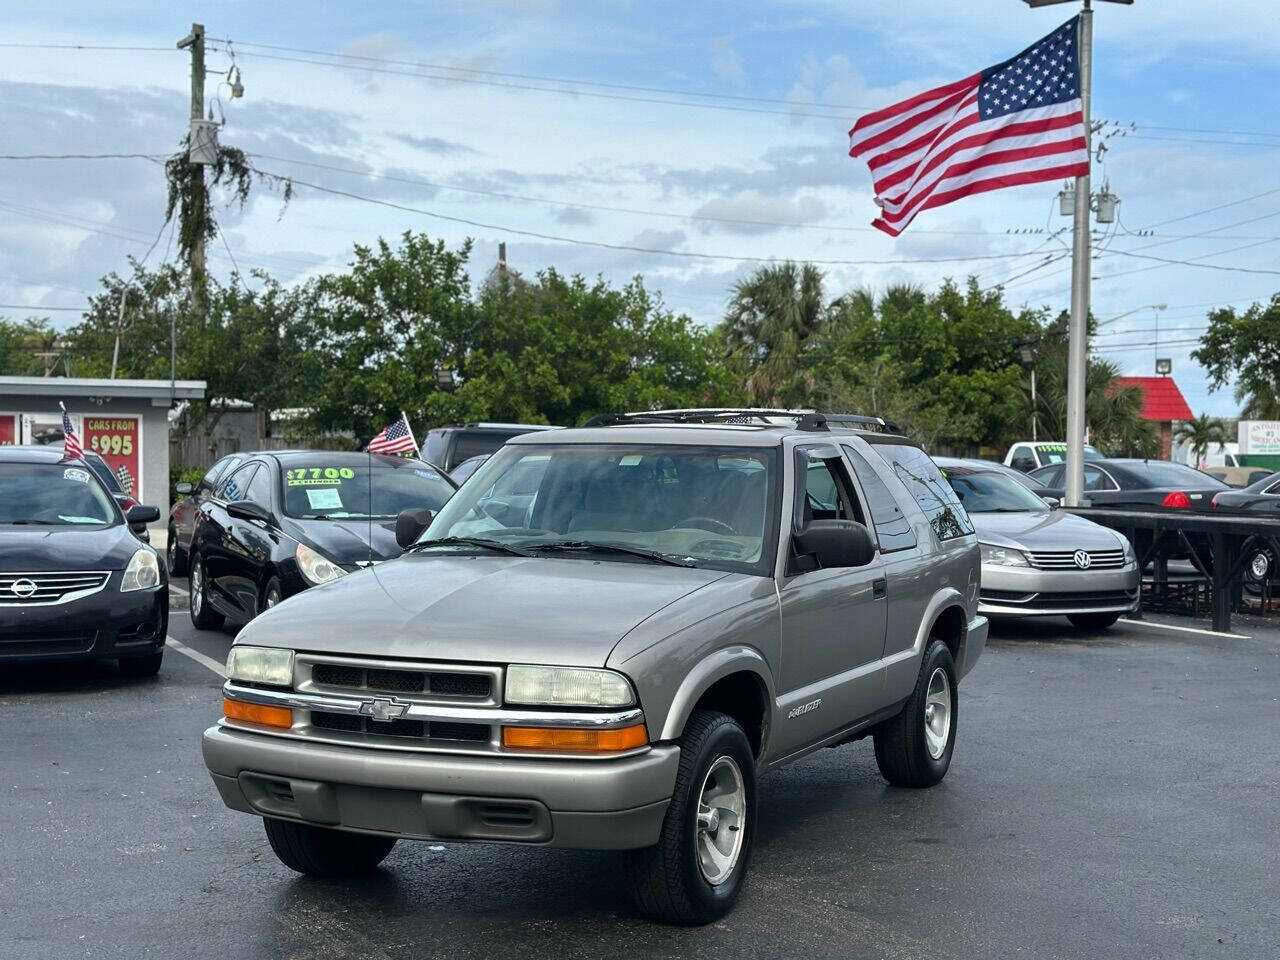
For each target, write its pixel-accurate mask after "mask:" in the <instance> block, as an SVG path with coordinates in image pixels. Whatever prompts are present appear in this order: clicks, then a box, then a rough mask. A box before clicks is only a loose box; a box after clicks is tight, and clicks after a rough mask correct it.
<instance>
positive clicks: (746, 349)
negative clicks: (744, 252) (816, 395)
mask: <svg viewBox="0 0 1280 960" xmlns="http://www.w3.org/2000/svg"><path fill="white" fill-rule="evenodd" d="M822 282H823V275H822V271H820V270H818V269H817V268H816V267H814V266H813V265H812V264H808V263H806V264H797V263H792V262H789V261H788V262H787V263H782V264H777V265H769V266H763V267H760V268H759V269H758V270H756V272H755V273H753V274H752V275H751V276H750V277H748V278H747V279H746V280H741V281H739V282H738V283H737V284H735V285H734V288H733V296H732V297H731V299H730V301H729V306H728V309H727V311H726V313H725V318H724V322H723V323H722V325H721V336H722V337H723V339H724V343H725V346H726V347H727V349H728V350H729V355H730V358H731V360H732V363H733V365H734V366H735V368H737V369H738V370H739V371H740V372H741V374H742V376H743V382H744V383H745V385H746V391H747V396H748V399H749V401H750V402H751V403H753V404H755V405H757V406H764V407H779V406H782V405H784V404H785V403H787V402H788V401H789V400H791V399H792V398H793V397H794V390H795V375H796V373H797V371H798V370H799V369H800V367H801V364H802V357H803V354H804V352H805V349H806V347H807V346H808V345H809V343H810V341H811V340H812V339H813V338H814V337H815V336H816V335H817V334H818V333H820V332H821V330H822V328H823V326H824V324H825V321H826V316H827V304H826V301H825V299H824V293H823V286H822Z"/></svg>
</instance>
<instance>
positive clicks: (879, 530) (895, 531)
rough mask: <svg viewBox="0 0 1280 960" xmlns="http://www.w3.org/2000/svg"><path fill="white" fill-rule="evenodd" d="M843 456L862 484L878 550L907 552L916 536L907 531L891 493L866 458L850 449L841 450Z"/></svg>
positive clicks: (909, 527)
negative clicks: (845, 456) (844, 455)
mask: <svg viewBox="0 0 1280 960" xmlns="http://www.w3.org/2000/svg"><path fill="white" fill-rule="evenodd" d="M844 452H845V454H846V455H847V456H848V457H849V461H850V462H851V463H852V464H853V472H854V473H856V474H857V475H858V481H859V482H860V483H861V484H862V492H863V493H864V494H865V495H866V498H867V509H868V510H870V511H871V519H872V521H873V522H874V523H875V525H876V536H877V537H878V538H879V540H880V550H881V552H883V553H888V552H890V551H892V550H908V549H910V548H911V547H914V546H915V545H916V535H915V534H914V533H913V532H912V530H911V522H910V521H909V520H908V519H907V518H906V516H905V515H904V514H903V512H902V507H901V506H900V505H899V504H898V501H897V499H896V498H895V497H894V495H893V493H892V492H891V491H890V490H889V488H888V487H886V486H885V484H884V481H883V480H881V479H880V476H879V474H877V473H876V471H875V468H874V467H873V466H871V464H870V463H868V462H867V459H866V458H865V457H864V456H863V455H862V454H860V453H859V452H858V451H857V450H855V449H853V448H852V447H847V446H846V447H845V448H844Z"/></svg>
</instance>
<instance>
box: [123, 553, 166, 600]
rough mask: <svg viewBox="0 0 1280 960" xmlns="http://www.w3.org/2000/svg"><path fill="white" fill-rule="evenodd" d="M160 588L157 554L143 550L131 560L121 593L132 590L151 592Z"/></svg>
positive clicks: (125, 572) (126, 570) (125, 571)
mask: <svg viewBox="0 0 1280 960" xmlns="http://www.w3.org/2000/svg"><path fill="white" fill-rule="evenodd" d="M158 586H160V561H159V560H157V559H156V555H155V553H153V552H152V551H150V550H147V549H145V548H144V549H142V550H139V551H138V552H137V553H135V554H134V555H133V556H132V557H131V558H130V559H129V565H128V566H127V567H125V568H124V577H123V578H122V579H121V581H120V592H121V593H129V592H130V591H132V590H150V589H152V588H153V587H158Z"/></svg>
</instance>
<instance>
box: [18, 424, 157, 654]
mask: <svg viewBox="0 0 1280 960" xmlns="http://www.w3.org/2000/svg"><path fill="white" fill-rule="evenodd" d="M158 519H160V511H159V510H157V509H156V508H155V507H144V506H135V507H133V508H132V509H131V510H130V511H129V513H128V515H127V516H126V515H125V513H124V512H123V511H122V510H121V509H120V505H119V504H118V503H117V502H116V500H115V498H114V497H112V495H111V494H110V493H109V492H108V491H107V490H106V488H104V487H103V485H102V483H101V482H100V481H99V480H98V478H97V477H96V476H95V475H94V473H93V471H92V470H91V469H90V468H89V466H88V465H87V464H86V463H85V462H84V461H83V460H64V459H63V457H62V449H61V447H55V448H49V447H0V662H3V661H9V660H46V659H49V660H65V659H117V660H119V661H120V669H121V670H122V671H123V672H124V673H126V674H129V675H132V676H150V675H152V674H154V673H155V672H156V671H157V670H159V669H160V663H161V660H162V659H163V658H164V641H165V635H166V634H167V633H168V626H169V590H168V586H167V583H168V580H167V577H166V575H165V571H164V565H163V564H162V563H161V562H160V558H159V556H158V555H157V554H156V552H155V550H153V549H152V548H151V547H150V546H148V545H147V544H145V543H143V542H142V541H141V540H139V539H138V537H137V536H136V535H135V534H134V533H133V532H132V531H131V530H130V529H129V527H130V525H133V524H147V523H151V522H154V521H156V520H158Z"/></svg>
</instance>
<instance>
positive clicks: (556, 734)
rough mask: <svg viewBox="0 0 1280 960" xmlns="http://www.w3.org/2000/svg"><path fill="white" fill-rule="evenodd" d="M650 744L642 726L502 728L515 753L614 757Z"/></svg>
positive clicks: (504, 737) (505, 738)
mask: <svg viewBox="0 0 1280 960" xmlns="http://www.w3.org/2000/svg"><path fill="white" fill-rule="evenodd" d="M648 744H649V731H647V730H646V729H645V726H644V724H643V723H638V724H636V725H635V726H633V727H620V728H618V729H616V730H579V729H573V728H567V727H503V728H502V745H503V746H504V747H511V748H512V749H515V750H567V751H574V752H579V753H612V752H616V751H619V750H634V749H635V748H636V747H644V746H648Z"/></svg>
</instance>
